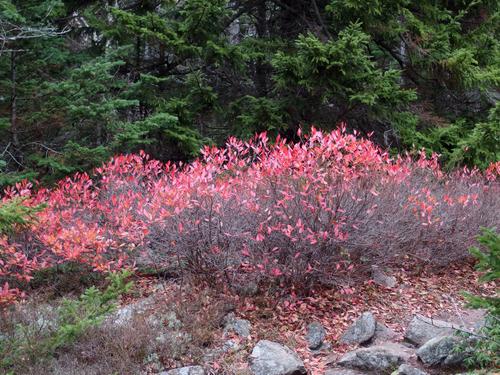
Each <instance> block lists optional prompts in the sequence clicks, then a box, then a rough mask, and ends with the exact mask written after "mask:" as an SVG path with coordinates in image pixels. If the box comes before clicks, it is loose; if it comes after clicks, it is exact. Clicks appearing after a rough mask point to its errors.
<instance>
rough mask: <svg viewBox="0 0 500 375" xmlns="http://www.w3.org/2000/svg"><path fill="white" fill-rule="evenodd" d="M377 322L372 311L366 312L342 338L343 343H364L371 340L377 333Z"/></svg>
mask: <svg viewBox="0 0 500 375" xmlns="http://www.w3.org/2000/svg"><path fill="white" fill-rule="evenodd" d="M376 324H377V322H376V321H375V317H374V316H373V314H372V313H371V312H365V313H363V315H361V316H360V317H359V318H358V320H356V321H355V322H354V324H353V325H352V326H350V327H349V329H348V330H347V331H346V332H345V333H344V335H343V336H342V337H341V338H340V342H341V343H342V344H348V345H351V344H363V343H365V342H367V341H370V340H371V338H372V337H373V335H374V334H375V328H376Z"/></svg>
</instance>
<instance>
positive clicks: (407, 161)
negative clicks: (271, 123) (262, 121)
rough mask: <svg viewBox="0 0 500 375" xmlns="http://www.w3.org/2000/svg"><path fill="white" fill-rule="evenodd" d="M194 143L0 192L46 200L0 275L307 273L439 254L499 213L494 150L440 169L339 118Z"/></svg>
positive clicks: (459, 249) (436, 260) (13, 242)
mask: <svg viewBox="0 0 500 375" xmlns="http://www.w3.org/2000/svg"><path fill="white" fill-rule="evenodd" d="M202 155H203V156H202V158H201V159H199V160H196V161H194V162H193V163H191V164H189V165H186V166H182V165H180V166H178V165H175V164H170V163H167V164H162V163H160V162H158V161H154V160H149V158H148V156H147V155H145V154H143V153H141V154H140V155H127V156H118V157H116V158H114V159H113V160H111V161H110V162H109V163H108V164H106V165H104V166H103V167H102V168H99V169H97V170H96V171H95V172H94V174H93V176H92V177H90V176H88V175H86V174H78V175H75V176H74V177H73V178H68V179H66V180H64V181H61V182H60V183H59V185H58V186H57V187H56V188H54V189H52V190H39V191H37V192H32V189H31V188H30V187H29V186H28V185H18V186H16V187H15V188H12V189H9V190H8V191H7V192H6V197H5V198H4V199H10V198H12V197H14V196H17V195H23V196H26V197H29V198H28V199H27V200H25V201H24V202H25V203H26V204H38V203H40V202H46V203H47V204H48V208H47V209H46V210H45V211H43V212H42V213H41V214H40V215H39V220H38V222H37V223H36V224H34V225H33V226H32V227H31V228H30V230H29V231H28V232H27V233H24V234H23V237H19V238H16V237H10V238H7V237H5V238H3V239H2V242H1V243H0V246H2V247H3V249H5V250H2V255H1V257H0V278H3V279H5V280H9V279H11V278H13V277H20V278H24V279H26V278H27V277H29V275H30V273H31V272H32V271H33V270H34V269H37V268H40V267H47V266H49V265H51V264H54V263H58V262H65V261H68V260H71V261H77V262H82V263H85V264H89V265H92V266H93V267H94V268H95V269H96V270H106V269H114V268H120V267H123V266H131V265H133V264H134V262H135V261H137V260H141V261H143V260H147V261H149V262H152V263H155V264H160V263H164V264H176V265H177V266H179V267H181V268H182V269H186V270H189V271H192V272H195V273H197V274H203V275H212V276H217V277H219V276H222V277H224V278H225V279H226V280H227V281H229V282H238V283H240V282H242V281H245V280H247V279H253V280H259V279H262V278H276V277H280V278H286V279H288V280H291V281H294V282H300V283H301V284H302V285H303V286H304V287H306V286H307V285H308V283H314V282H317V281H318V280H319V279H322V280H329V281H330V280H335V279H336V278H338V277H341V276H342V275H343V272H345V271H346V270H348V269H352V268H353V265H355V266H356V267H358V268H362V267H363V266H366V265H370V264H381V263H394V262H400V261H402V260H408V259H414V260H415V261H418V262H425V263H429V264H433V265H445V264H447V263H449V262H451V261H456V260H457V259H460V258H463V257H464V256H466V254H467V248H468V246H469V245H470V244H471V243H472V241H473V238H474V236H475V235H476V234H477V232H478V230H479V227H480V226H492V225H496V224H498V215H497V214H498V212H499V206H500V203H499V200H498V199H497V196H498V193H499V184H498V175H499V169H500V166H499V163H497V164H494V165H492V166H491V167H490V168H489V169H488V171H487V172H486V173H485V174H484V175H483V174H481V173H480V172H479V171H477V170H472V171H469V170H462V171H459V172H458V171H457V172H454V173H451V174H445V173H443V172H442V171H441V170H440V168H439V165H438V161H437V156H436V155H434V156H432V157H431V158H426V157H425V154H424V153H423V152H422V153H420V154H419V155H418V156H417V157H416V158H412V157H410V156H409V155H405V156H398V157H397V158H391V157H390V156H389V155H388V154H387V153H386V152H384V151H383V150H381V149H379V148H378V147H376V146H375V145H374V144H373V143H372V142H371V141H369V140H366V139H360V138H357V137H356V135H349V134H346V133H345V131H344V130H343V129H338V130H336V131H333V132H331V133H329V134H325V133H322V132H320V131H317V130H314V129H313V130H312V132H311V134H310V136H308V137H304V140H303V141H302V142H300V143H296V144H288V143H286V142H285V140H283V139H277V140H276V141H275V143H273V144H271V143H269V142H268V140H267V137H266V135H265V134H260V135H258V136H256V137H255V138H254V139H253V140H251V141H248V142H243V141H239V140H236V139H234V138H231V139H229V141H228V143H227V145H226V147H224V148H209V147H206V148H205V149H204V150H203V151H202ZM8 290H9V289H7V292H3V295H5V296H8V295H9V293H10V292H9V291H8ZM0 298H2V297H1V294H0Z"/></svg>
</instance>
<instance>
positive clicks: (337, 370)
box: [325, 368, 366, 375]
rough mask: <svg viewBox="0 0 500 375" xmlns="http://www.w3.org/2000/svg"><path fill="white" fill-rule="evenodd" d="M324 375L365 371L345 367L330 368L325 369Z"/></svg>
mask: <svg viewBox="0 0 500 375" xmlns="http://www.w3.org/2000/svg"><path fill="white" fill-rule="evenodd" d="M325 375H366V372H359V371H356V370H351V369H345V368H331V369H329V370H326V372H325Z"/></svg>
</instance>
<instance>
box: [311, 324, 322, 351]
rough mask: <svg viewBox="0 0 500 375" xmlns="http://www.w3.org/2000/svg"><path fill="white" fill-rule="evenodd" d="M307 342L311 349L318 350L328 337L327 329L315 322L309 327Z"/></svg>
mask: <svg viewBox="0 0 500 375" xmlns="http://www.w3.org/2000/svg"><path fill="white" fill-rule="evenodd" d="M306 331H307V333H306V340H307V345H308V347H309V349H311V350H318V349H320V348H321V346H322V345H323V340H324V339H325V337H326V331H325V328H324V327H323V326H322V325H321V324H320V323H318V322H313V323H311V324H309V325H308V326H307V329H306Z"/></svg>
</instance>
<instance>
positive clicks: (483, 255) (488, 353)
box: [466, 228, 500, 368]
mask: <svg viewBox="0 0 500 375" xmlns="http://www.w3.org/2000/svg"><path fill="white" fill-rule="evenodd" d="M478 242H479V243H480V244H481V245H482V248H481V249H480V248H478V247H471V249H470V252H471V253H472V255H474V256H475V257H476V258H477V259H478V264H477V268H478V269H479V270H481V271H483V272H484V274H483V275H482V276H481V278H480V281H481V282H498V280H500V236H499V235H498V234H497V233H496V231H495V229H487V228H483V230H482V234H481V235H480V236H478ZM467 298H468V300H469V306H470V307H472V308H475V309H485V310H486V312H487V315H486V319H485V324H484V326H483V327H482V328H481V329H480V330H479V332H478V334H477V335H475V336H474V338H475V340H474V345H473V348H472V349H473V350H470V355H469V356H468V358H467V359H466V362H467V364H468V365H469V366H479V367H491V368H499V367H500V298H499V297H498V295H496V296H494V297H483V296H475V295H470V294H469V295H467Z"/></svg>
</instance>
